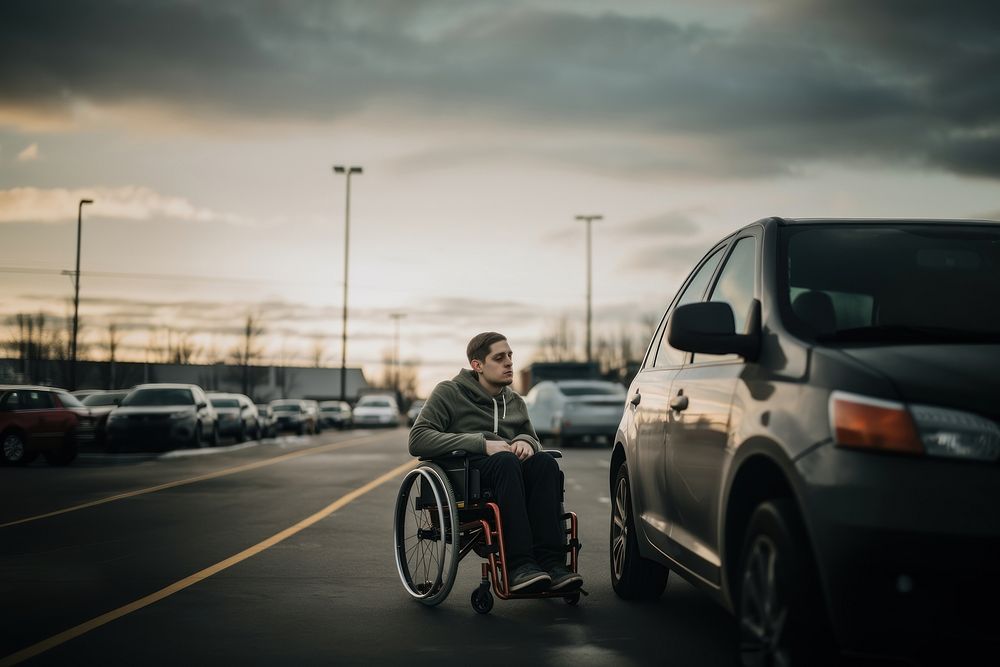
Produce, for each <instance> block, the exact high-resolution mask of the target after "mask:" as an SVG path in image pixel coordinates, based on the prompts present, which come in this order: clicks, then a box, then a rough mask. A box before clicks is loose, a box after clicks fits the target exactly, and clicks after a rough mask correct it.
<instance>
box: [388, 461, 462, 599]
mask: <svg viewBox="0 0 1000 667" xmlns="http://www.w3.org/2000/svg"><path fill="white" fill-rule="evenodd" d="M394 542H395V551H396V569H397V570H398V571H399V578H400V580H401V581H402V582H403V587H404V588H405V589H406V592H407V593H409V594H410V595H411V596H413V598H415V599H416V600H417V601H419V602H421V603H423V604H426V605H428V606H430V605H436V604H438V603H440V602H442V601H443V600H444V599H445V598H446V597H448V593H450V592H451V588H452V586H453V585H454V584H455V574H456V573H457V571H458V560H459V549H458V546H459V533H458V508H457V506H456V504H455V494H454V492H453V491H452V488H451V483H450V482H449V481H448V477H447V475H445V473H444V471H443V470H442V469H441V468H439V467H438V466H436V465H434V464H433V463H426V464H423V465H421V466H420V467H418V468H414V469H413V470H411V471H410V472H409V473H407V475H406V477H404V478H403V483H402V485H401V486H400V487H399V494H398V496H397V497H396V513H395V531H394Z"/></svg>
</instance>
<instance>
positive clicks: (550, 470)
mask: <svg viewBox="0 0 1000 667" xmlns="http://www.w3.org/2000/svg"><path fill="white" fill-rule="evenodd" d="M469 465H471V466H472V467H473V468H476V469H478V470H479V481H480V484H481V485H482V486H483V487H484V488H488V489H491V490H492V492H493V501H494V502H496V504H497V505H498V506H499V507H500V516H501V517H502V518H503V535H504V549H505V551H506V555H507V562H508V564H509V566H510V567H511V568H515V567H517V566H519V565H522V564H524V563H525V562H527V561H529V560H531V559H534V560H536V561H538V562H539V563H540V564H542V565H545V566H551V565H552V564H553V563H556V562H561V563H565V562H566V551H565V549H564V548H563V545H564V544H565V535H564V533H563V527H562V525H561V521H560V519H559V516H560V500H561V497H560V496H561V492H562V489H561V488H560V486H561V484H560V479H559V465H558V464H557V463H556V460H555V459H554V458H552V456H551V455H549V454H546V453H545V452H539V453H536V454H534V455H532V456H531V457H529V458H528V460H526V461H523V462H522V461H521V460H520V459H518V458H517V456H516V455H515V454H514V453H513V452H501V453H499V454H494V455H493V456H484V457H481V458H472V459H470V460H469Z"/></svg>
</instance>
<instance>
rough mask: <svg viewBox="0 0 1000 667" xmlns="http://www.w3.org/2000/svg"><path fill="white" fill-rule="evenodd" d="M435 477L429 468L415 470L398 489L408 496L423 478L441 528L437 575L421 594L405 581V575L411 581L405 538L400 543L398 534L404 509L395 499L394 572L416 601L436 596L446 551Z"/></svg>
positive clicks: (443, 514) (443, 515)
mask: <svg viewBox="0 0 1000 667" xmlns="http://www.w3.org/2000/svg"><path fill="white" fill-rule="evenodd" d="M432 475H433V476H432ZM437 476H438V475H437V473H436V472H434V471H433V470H432V469H431V468H428V467H420V468H415V469H413V470H411V471H410V472H409V473H407V474H406V477H404V478H403V484H402V486H401V487H400V496H403V495H404V494H405V495H407V496H409V493H410V490H411V489H412V488H413V486H414V484H416V481H417V480H416V478H417V477H423V478H424V479H426V480H428V482H429V483H430V485H431V491H433V493H434V501H435V504H436V505H437V514H438V525H439V526H441V530H442V537H441V540H440V545H439V547H438V564H437V574H436V575H435V578H434V581H432V582H431V585H430V586H429V587H428V589H427V590H426V591H424V592H423V593H421V592H420V591H417V590H415V589H414V588H413V587H412V586H411V585H410V581H408V580H407V576H406V575H407V574H410V579H412V573H410V568H409V564H408V563H406V559H405V553H406V544H405V536H403V541H402V542H401V540H400V537H401V536H400V532H401V530H402V528H401V526H402V525H404V523H405V519H403V517H401V516H400V511H401V510H403V509H404V508H403V498H402V497H399V498H397V501H396V516H395V530H394V531H393V541H394V543H395V547H396V548H395V552H396V571H397V572H398V573H399V579H400V581H402V583H403V588H405V589H406V592H407V593H409V594H410V595H411V596H412V597H414V598H416V599H418V600H425V599H427V598H430V597H432V596H433V595H435V594H437V591H438V587H439V584H440V583H441V575H442V574H443V573H444V565H445V555H446V550H447V539H446V536H447V532H445V531H446V527H445V513H444V506H443V503H442V501H441V493H440V492H439V489H443V485H442V484H440V483H438V482H437V481H436V480H435V479H434V477H437ZM453 539H454V538H453Z"/></svg>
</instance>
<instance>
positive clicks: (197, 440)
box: [191, 422, 205, 449]
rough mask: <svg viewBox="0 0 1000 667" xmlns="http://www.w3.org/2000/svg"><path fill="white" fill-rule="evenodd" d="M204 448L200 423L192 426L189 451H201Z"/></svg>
mask: <svg viewBox="0 0 1000 667" xmlns="http://www.w3.org/2000/svg"><path fill="white" fill-rule="evenodd" d="M204 446H205V439H204V434H203V433H202V432H201V422H198V423H197V424H195V425H194V433H192V434H191V449H201V448H202V447H204Z"/></svg>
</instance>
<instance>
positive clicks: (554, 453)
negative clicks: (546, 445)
mask: <svg viewBox="0 0 1000 667" xmlns="http://www.w3.org/2000/svg"><path fill="white" fill-rule="evenodd" d="M542 451H543V452H545V453H546V454H548V455H549V456H551V457H552V458H554V459H561V458H562V452H560V451H559V450H558V449H543V450H542Z"/></svg>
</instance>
